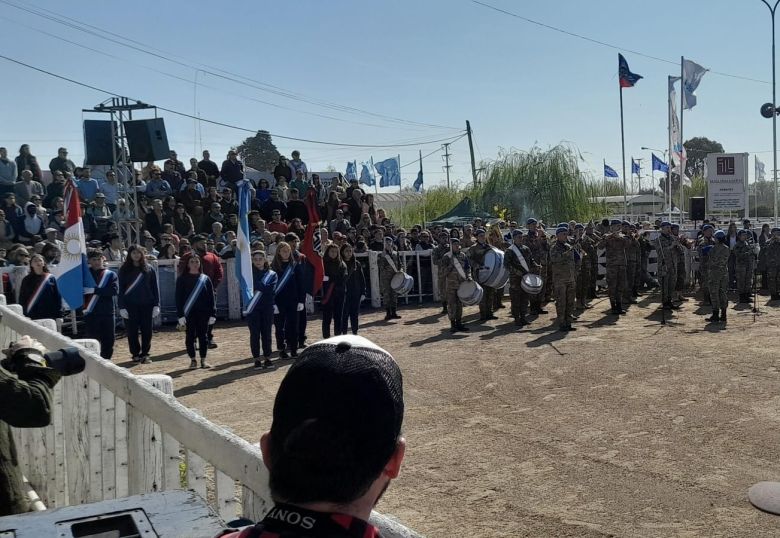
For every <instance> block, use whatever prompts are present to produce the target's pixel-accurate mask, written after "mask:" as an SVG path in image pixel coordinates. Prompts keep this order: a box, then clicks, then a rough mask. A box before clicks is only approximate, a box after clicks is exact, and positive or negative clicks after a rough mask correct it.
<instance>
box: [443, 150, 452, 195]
mask: <svg viewBox="0 0 780 538" xmlns="http://www.w3.org/2000/svg"><path fill="white" fill-rule="evenodd" d="M441 147H442V148H443V149H444V155H442V157H444V166H442V168H444V170H445V171H446V172H447V188H448V189H449V188H450V168H452V165H451V164H450V157H451V156H452V153H450V143H449V142H447V143H446V144H442V145H441Z"/></svg>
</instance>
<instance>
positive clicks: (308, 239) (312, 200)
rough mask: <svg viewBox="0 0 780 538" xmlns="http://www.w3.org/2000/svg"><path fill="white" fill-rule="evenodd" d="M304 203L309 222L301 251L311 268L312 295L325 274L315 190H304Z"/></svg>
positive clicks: (320, 287)
mask: <svg viewBox="0 0 780 538" xmlns="http://www.w3.org/2000/svg"><path fill="white" fill-rule="evenodd" d="M304 203H305V204H306V210H307V211H308V212H309V223H308V224H307V225H306V233H304V236H303V243H302V244H301V253H303V254H305V255H306V262H307V263H308V264H309V265H310V266H311V268H312V270H313V275H312V286H311V289H312V292H311V294H312V297H313V296H315V295H317V292H318V291H320V289H322V277H324V276H325V267H324V266H323V263H322V256H321V254H320V252H321V250H320V246H321V239H320V232H319V229H320V227H319V224H320V214H319V211H317V191H315V190H314V189H312V188H309V190H308V191H306V198H305V200H304ZM307 287H308V286H307Z"/></svg>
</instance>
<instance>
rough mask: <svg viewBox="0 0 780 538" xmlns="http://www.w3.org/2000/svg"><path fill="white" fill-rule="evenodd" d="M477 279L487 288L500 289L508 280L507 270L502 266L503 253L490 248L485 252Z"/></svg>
mask: <svg viewBox="0 0 780 538" xmlns="http://www.w3.org/2000/svg"><path fill="white" fill-rule="evenodd" d="M477 280H479V283H480V284H482V285H483V286H487V287H488V288H495V289H501V288H503V287H504V286H506V283H507V281H508V280H509V271H507V269H506V267H504V253H503V252H501V251H500V250H498V249H497V248H491V249H490V250H488V251H487V252H486V253H485V261H484V262H483V268H482V269H480V270H479V274H478V275H477Z"/></svg>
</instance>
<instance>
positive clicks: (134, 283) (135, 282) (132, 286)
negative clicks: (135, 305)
mask: <svg viewBox="0 0 780 538" xmlns="http://www.w3.org/2000/svg"><path fill="white" fill-rule="evenodd" d="M143 278H144V271H141V272H140V273H138V276H137V277H135V280H133V281H132V282H131V283H130V285H129V286H127V289H126V290H125V295H127V294H128V293H130V292H131V291H133V290H134V289H135V288H136V287H138V284H140V283H141V280H143Z"/></svg>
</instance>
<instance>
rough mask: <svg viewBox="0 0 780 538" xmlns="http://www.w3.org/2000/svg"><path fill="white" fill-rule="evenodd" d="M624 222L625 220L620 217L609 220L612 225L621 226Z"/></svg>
mask: <svg viewBox="0 0 780 538" xmlns="http://www.w3.org/2000/svg"><path fill="white" fill-rule="evenodd" d="M622 224H623V221H622V220H618V219H613V220H611V221H609V225H610V226H621V225H622Z"/></svg>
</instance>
